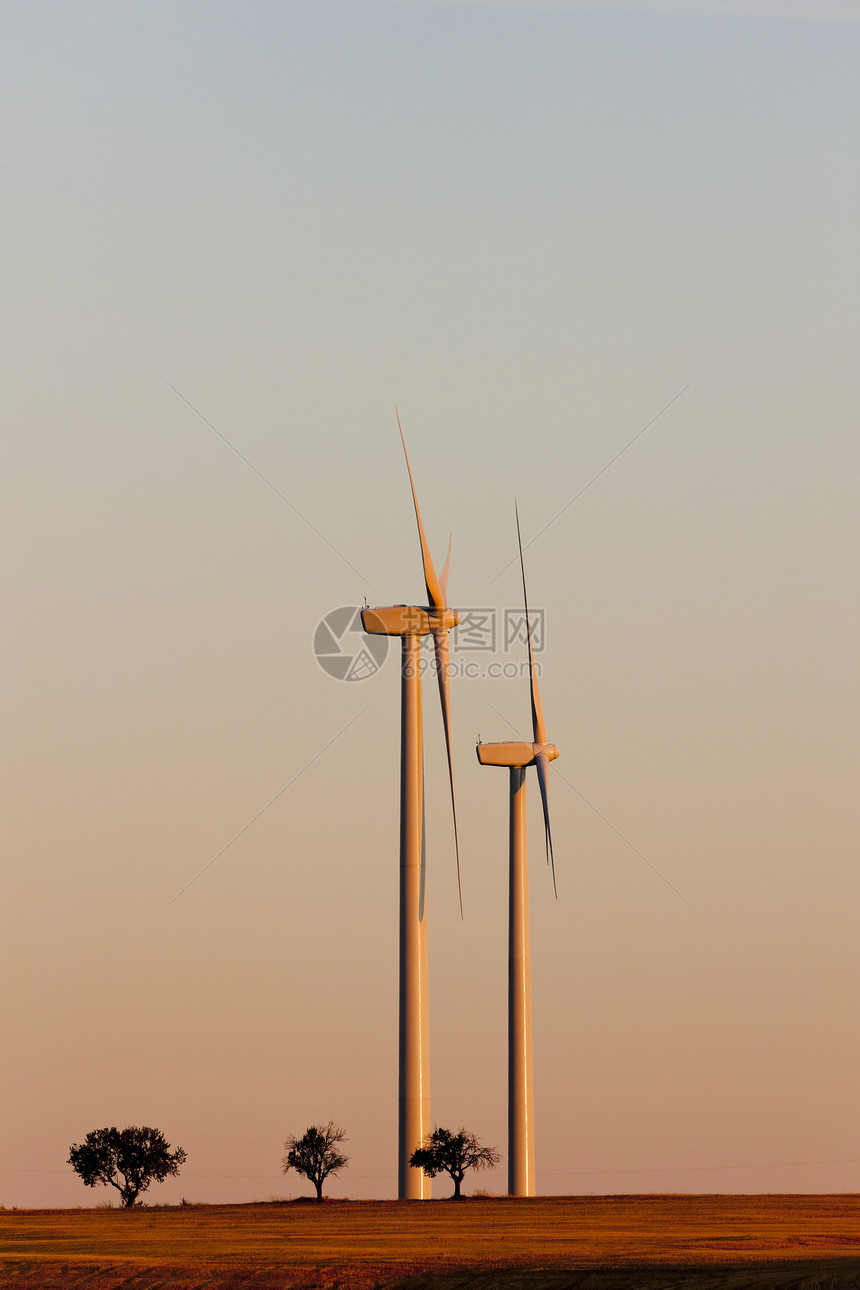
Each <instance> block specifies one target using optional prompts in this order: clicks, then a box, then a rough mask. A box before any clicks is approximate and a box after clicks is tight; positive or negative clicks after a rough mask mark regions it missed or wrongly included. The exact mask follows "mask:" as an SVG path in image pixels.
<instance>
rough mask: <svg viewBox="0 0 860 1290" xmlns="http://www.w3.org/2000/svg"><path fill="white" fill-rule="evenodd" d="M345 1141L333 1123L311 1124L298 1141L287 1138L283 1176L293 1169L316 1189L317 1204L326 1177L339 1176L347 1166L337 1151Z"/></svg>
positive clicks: (340, 1130)
mask: <svg viewBox="0 0 860 1290" xmlns="http://www.w3.org/2000/svg"><path fill="white" fill-rule="evenodd" d="M345 1140H346V1132H345V1130H344V1129H339V1128H338V1126H337V1125H336V1124H335V1122H334V1120H329V1122H328V1124H324V1125H316V1124H312V1125H311V1127H310V1128H309V1129H307V1130H306V1131H305V1133H304V1136H303V1137H301V1138H295V1137H289V1138H287V1140H286V1142H285V1143H284V1149H285V1151H286V1153H287V1154H286V1155H285V1156H284V1173H288V1172H289V1170H290V1169H295V1171H296V1173H298V1174H303V1175H304V1177H305V1178H307V1179H308V1180H309V1181H310V1182H312V1183H313V1185H314V1187H316V1189H317V1200H322V1198H323V1194H322V1189H323V1183H324V1182H325V1180H326V1178H328V1176H329V1174H336V1173H339V1172H340V1170H341V1169H344V1168H346V1166H347V1165H348V1164H349V1156H343V1155H341V1153H340V1152H339V1151H338V1150H337V1144H338V1143H339V1142H344V1141H345Z"/></svg>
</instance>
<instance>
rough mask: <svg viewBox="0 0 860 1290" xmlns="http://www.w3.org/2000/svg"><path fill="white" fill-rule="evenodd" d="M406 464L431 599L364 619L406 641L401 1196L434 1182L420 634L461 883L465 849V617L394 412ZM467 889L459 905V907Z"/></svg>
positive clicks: (423, 1193) (425, 1195)
mask: <svg viewBox="0 0 860 1290" xmlns="http://www.w3.org/2000/svg"><path fill="white" fill-rule="evenodd" d="M397 424H398V426H399V427H400V439H401V442H402V443H403V453H404V456H405V457H406V469H407V471H408V472H409V483H410V486H411V488H412V501H413V504H414V506H415V518H416V520H417V521H418V537H419V539H420V542H421V559H422V562H423V565H424V582H425V584H426V587H427V599H428V601H429V604H427V605H392V606H389V607H387V608H384V609H365V610H363V611H362V615H361V622H362V626H363V628H364V630H365V631H366V632H369V633H371V634H377V635H383V636H399V637H400V639H401V642H402V666H401V680H400V701H401V712H400V1057H399V1116H398V1138H397V1195H398V1197H399V1199H400V1200H429V1199H430V1180H429V1179H428V1178H426V1177H425V1175H424V1173H423V1171H422V1170H421V1169H411V1168H410V1166H409V1159H410V1157H411V1155H412V1153H413V1151H415V1150H416V1148H417V1147H419V1146H420V1145H421V1142H422V1140H423V1139H424V1137H425V1136H426V1135H427V1134H428V1133H429V1132H430V1070H429V1053H428V1046H429V1020H428V998H427V904H426V896H427V883H426V869H425V859H426V857H425V848H424V752H423V734H422V725H421V669H420V663H421V638H422V636H428V635H432V637H433V646H434V649H435V653H436V672H437V676H438V680H439V696H440V698H441V700H442V722H443V725H444V727H445V744H446V748H447V752H448V778H449V781H450V784H451V807H452V810H453V812H454V845H455V849H456V854H457V883H458V886H459V882H460V848H459V842H458V839H457V810H456V806H455V804H454V773H453V769H452V764H451V695H450V678H449V674H448V633H449V631H450V630H451V628H452V627H456V626H457V624H458V623H459V621H460V615H459V614H458V613H457V611H456V610H455V609H449V608H448V606H447V599H448V565H449V563H450V559H451V544H450V542H449V543H448V558H447V559H446V561H445V567H444V569H443V570H442V576H441V578H440V577H437V576H436V570H435V568H434V567H433V561H432V559H431V558H430V548H429V547H428V545H427V538H426V537H425V535H424V525H423V524H422V522H421V512H420V511H419V509H418V497H417V495H416V493H415V481H414V480H413V478H412V470H411V468H410V465H409V456H408V454H407V452H406V441H405V440H404V438H403V427H402V426H401V425H400V414H399V413H398V414H397ZM462 905H463V901H462V893H461V895H460V909H461V912H462Z"/></svg>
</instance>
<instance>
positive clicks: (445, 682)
mask: <svg viewBox="0 0 860 1290" xmlns="http://www.w3.org/2000/svg"><path fill="white" fill-rule="evenodd" d="M433 649H434V650H435V652H436V676H437V677H438V680H439V698H440V699H441V700H442V724H443V726H444V727H445V748H446V750H447V753H448V779H449V781H450V784H451V811H452V813H453V816H454V850H455V852H456V854H457V892H458V895H459V897H460V917H461V918H462V917H463V886H462V883H461V881H460V839H459V836H458V834H457V803H456V801H455V800H454V766H453V763H452V761H451V684H450V677H449V675H448V633H447V632H446V631H439V632H434V633H433Z"/></svg>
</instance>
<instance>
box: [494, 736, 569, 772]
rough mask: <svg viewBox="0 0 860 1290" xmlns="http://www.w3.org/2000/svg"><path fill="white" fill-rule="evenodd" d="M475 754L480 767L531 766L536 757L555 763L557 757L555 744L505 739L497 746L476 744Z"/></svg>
mask: <svg viewBox="0 0 860 1290" xmlns="http://www.w3.org/2000/svg"><path fill="white" fill-rule="evenodd" d="M475 752H476V753H477V754H478V761H479V762H480V763H481V765H482V766H508V767H511V766H513V767H517V766H519V767H524V766H533V765H534V763H535V761H536V759H537V758H538V757H546V759H547V761H555V759H556V757H557V756H558V749H557V748H556V746H555V744H548V743H545V742H543V743H534V744H527V743H521V742H520V741H519V740H516V739H505V740H503V741H502V742H501V743H497V744H478V745H477V746H476V748H475Z"/></svg>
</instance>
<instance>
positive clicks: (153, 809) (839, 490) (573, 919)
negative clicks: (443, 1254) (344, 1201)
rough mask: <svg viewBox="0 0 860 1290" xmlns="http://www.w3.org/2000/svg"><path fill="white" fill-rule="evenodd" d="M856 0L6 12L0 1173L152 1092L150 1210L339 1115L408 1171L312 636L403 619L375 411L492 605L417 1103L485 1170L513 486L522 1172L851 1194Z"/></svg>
mask: <svg viewBox="0 0 860 1290" xmlns="http://www.w3.org/2000/svg"><path fill="white" fill-rule="evenodd" d="M858 17H860V5H858V4H857V3H856V2H855V0H822V2H821V3H812V0H785V3H776V0H748V2H747V0H733V2H732V3H728V2H725V3H724V2H723V0H691V2H690V3H685V4H681V3H670V2H669V0H667V2H666V3H653V4H652V3H647V2H646V0H638V2H636V3H634V2H633V0H631V2H630V3H621V2H619V3H605V4H603V3H597V2H595V3H590V4H585V3H569V4H564V3H546V4H528V3H520V4H513V3H511V4H502V3H492V2H490V0H486V2H484V3H479V2H478V0H475V3H456V2H455V0H449V2H446V3H443V2H442V0H438V2H433V0H339V2H337V0H278V2H277V3H275V2H274V0H255V3H253V4H248V3H245V4H240V3H237V2H236V0H225V2H211V3H206V4H203V3H190V2H185V3H178V4H177V3H175V2H173V0H171V3H170V4H167V3H160V2H158V0H150V2H149V3H141V2H140V0H127V3H124V4H122V5H115V4H111V3H107V2H106V0H105V2H103V3H89V2H87V3H81V2H79V3H73V4H58V3H52V4H49V3H45V2H44V0H27V2H26V3H24V2H23V0H4V3H3V4H2V6H0V60H2V65H1V66H0V84H2V86H3V91H2V94H3V112H2V125H0V139H1V140H2V145H0V146H2V164H3V174H4V190H5V194H6V200H5V201H4V203H3V208H2V212H0V220H2V225H3V235H2V243H3V247H4V253H3V290H2V300H3V308H2V326H3V336H2V347H3V354H4V360H5V361H4V380H3V382H2V387H0V408H2V427H3V429H2V460H3V468H2V471H0V490H2V500H0V525H2V534H3V537H2V541H3V549H4V551H5V559H4V561H3V586H2V597H3V607H4V612H3V616H2V627H0V631H2V657H3V660H4V664H3V669H2V680H0V695H2V726H3V731H4V737H3V740H2V752H3V770H2V785H3V806H2V811H0V830H2V843H0V845H1V846H2V857H3V865H2V872H3V879H2V883H3V886H2V902H0V907H1V908H2V915H0V917H2V923H3V926H2V935H0V946H2V950H0V952H2V972H3V977H4V980H5V982H6V988H5V989H4V991H3V1003H2V1023H0V1024H2V1034H3V1043H2V1053H3V1057H2V1085H3V1096H2V1098H0V1107H2V1109H0V1116H2V1131H0V1143H2V1152H1V1153H0V1203H2V1204H3V1205H5V1206H7V1207H11V1206H18V1207H36V1206H75V1205H94V1204H97V1203H99V1202H103V1201H104V1200H105V1199H106V1193H105V1192H103V1191H101V1190H94V1191H91V1190H88V1189H86V1188H84V1186H83V1185H82V1183H81V1182H80V1180H79V1179H78V1178H77V1177H76V1176H75V1175H74V1174H73V1172H72V1170H71V1168H70V1167H69V1166H68V1165H67V1163H66V1159H67V1156H68V1152H69V1148H70V1146H71V1144H72V1143H76V1142H80V1141H82V1140H83V1138H84V1136H85V1135H86V1133H87V1132H89V1131H90V1130H91V1129H95V1128H99V1127H102V1126H105V1125H111V1124H116V1125H119V1126H123V1125H125V1124H135V1123H137V1124H140V1123H143V1124H149V1125H154V1126H157V1127H158V1128H160V1129H161V1130H162V1131H163V1132H164V1134H165V1136H166V1137H167V1138H168V1140H169V1141H170V1142H171V1143H172V1144H174V1145H180V1146H182V1147H184V1148H185V1150H186V1151H187V1153H188V1161H187V1164H186V1165H185V1166H184V1168H183V1170H182V1173H181V1175H180V1177H179V1178H178V1179H171V1180H168V1182H166V1183H165V1184H163V1185H162V1186H160V1187H155V1188H153V1190H152V1192H151V1193H150V1199H151V1200H152V1202H158V1201H164V1202H168V1203H176V1202H177V1201H178V1200H179V1199H180V1197H186V1198H188V1199H190V1200H193V1201H212V1202H216V1201H217V1202H239V1201H250V1200H265V1199H268V1198H270V1197H274V1196H283V1197H289V1196H297V1195H303V1194H306V1193H307V1192H308V1190H309V1187H308V1185H307V1184H305V1182H304V1181H303V1180H301V1179H299V1178H297V1177H296V1176H295V1175H294V1174H290V1175H287V1176H284V1175H283V1174H282V1172H281V1160H282V1156H283V1143H284V1140H285V1139H286V1137H287V1136H288V1135H289V1134H295V1133H301V1132H302V1131H303V1130H304V1129H305V1128H306V1127H307V1126H308V1125H309V1124H312V1123H319V1122H326V1121H328V1120H329V1119H334V1120H335V1121H336V1122H337V1123H338V1124H340V1125H342V1126H343V1127H344V1128H345V1130H346V1132H347V1135H348V1142H347V1143H346V1144H345V1149H346V1151H347V1154H349V1156H350V1158H351V1159H350V1165H349V1168H348V1169H347V1170H346V1171H345V1172H344V1173H343V1174H342V1175H341V1176H340V1177H339V1178H338V1179H334V1180H331V1182H330V1186H329V1192H330V1194H332V1195H335V1196H349V1197H354V1198H359V1197H391V1196H393V1195H394V1194H395V1192H396V1102H397V975H396V974H397V898H398V897H397V891H398V887H397V883H398V856H397V848H398V738H399V715H398V708H399V685H398V667H397V653H396V650H395V649H392V650H391V651H389V654H388V657H387V658H386V659H385V660H384V661H383V662H382V664H381V665H380V666H378V667H376V668H375V670H374V669H368V670H369V671H371V672H372V674H371V675H369V676H367V677H365V678H364V679H361V680H355V681H343V680H338V679H335V678H334V677H333V676H332V675H331V674H330V673H329V672H328V671H326V670H325V669H324V667H323V666H322V665H321V663H320V661H318V659H317V658H316V657H315V653H314V638H315V633H316V630H317V626H318V624H319V623H320V622H321V621H322V620H323V619H324V618H325V617H326V615H328V614H329V613H330V612H331V611H334V610H337V609H339V608H343V607H349V606H358V605H361V604H363V603H364V599H365V598H367V601H368V602H369V603H370V604H382V605H385V604H391V603H397V602H408V603H421V601H422V600H423V599H424V591H423V584H422V577H421V565H420V551H419V546H418V538H417V533H416V529H415V522H414V515H413V513H412V510H411V497H410V493H409V487H408V478H407V475H406V470H405V466H404V462H403V458H402V452H401V447H400V441H399V436H398V433H397V421H396V417H395V407H398V408H399V410H400V415H401V418H402V420H403V425H404V430H405V433H406V437H407V443H408V447H409V452H410V458H411V463H412V468H413V472H414V475H415V481H416V487H417V489H418V496H419V499H420V503H421V507H422V511H423V517H424V522H425V527H426V530H427V534H428V539H429V542H430V545H431V549H432V550H433V552H434V555H435V558H436V560H437V562H438V563H439V564H440V565H441V562H442V560H443V559H444V552H445V548H446V546H447V541H448V535H449V533H451V534H452V535H453V547H452V558H451V575H450V583H449V590H450V596H451V602H452V604H453V605H455V606H456V607H457V608H459V609H460V610H461V612H462V613H463V614H464V616H465V615H466V614H467V611H468V613H469V614H470V618H469V621H470V622H471V624H472V633H471V636H469V637H465V636H464V637H463V638H462V640H463V643H462V645H460V646H456V647H455V653H454V660H455V663H456V665H457V666H458V667H459V669H460V671H459V672H458V673H456V674H455V676H454V678H453V680H452V711H453V753H454V768H455V777H456V789H457V799H458V816H459V824H460V841H461V860H462V874H463V901H464V918H463V919H462V920H461V918H460V913H459V905H458V901H457V887H456V871H455V861H454V851H453V836H452V828H451V821H450V804H449V801H448V797H447V782H446V776H447V771H446V765H445V759H444V741H443V734H442V727H441V720H440V716H439V711H438V700H437V697H436V694H435V686H434V685H433V684H432V683H431V684H430V685H427V686H425V695H424V701H425V758H426V809H427V837H428V843H427V845H428V884H429V886H428V891H429V897H428V900H429V946H430V950H429V952H430V1009H431V1013H430V1030H431V1102H432V1105H431V1114H432V1119H433V1122H434V1123H437V1124H442V1125H446V1126H448V1127H452V1128H456V1127H458V1126H460V1125H461V1124H462V1125H465V1126H466V1127H468V1128H469V1129H471V1130H473V1131H474V1132H476V1133H477V1134H478V1136H479V1137H480V1138H481V1139H482V1140H483V1141H484V1142H485V1143H486V1144H488V1145H492V1146H496V1147H498V1148H499V1149H500V1151H501V1152H502V1155H503V1157H504V1152H505V1135H506V1127H505V1106H506V1090H505V1078H506V1058H505V1045H506V1020H505V1009H506V954H507V946H506V937H507V930H506V921H507V782H506V779H505V777H504V775H503V774H501V773H499V772H494V771H492V770H489V769H484V768H481V767H479V766H478V764H477V760H476V758H475V754H474V744H475V741H476V740H477V738H478V736H479V735H480V736H481V738H483V739H484V740H497V739H505V738H517V737H519V736H521V735H522V734H524V733H526V732H527V730H528V725H529V706H528V688H527V682H526V680H525V677H524V676H523V675H522V672H521V664H522V660H523V657H524V649H523V647H522V643H521V642H519V641H517V640H516V639H514V640H513V641H510V642H508V643H507V644H506V642H505V639H504V625H505V622H506V621H510V615H511V614H515V613H516V611H517V610H518V609H519V607H520V604H521V587H520V584H519V573H518V569H517V566H516V564H515V563H511V561H512V558H513V557H514V555H515V552H516V530H515V522H514V501H515V499H516V501H517V503H518V506H519V514H520V520H521V523H522V530H523V540H524V544H525V547H526V552H525V559H526V569H527V576H528V584H529V597H530V601H531V603H532V605H533V607H534V608H535V610H536V611H542V616H543V617H542V621H543V626H544V628H545V631H544V638H543V642H542V644H543V648H542V649H541V650H540V651H539V654H538V656H537V658H538V662H539V665H540V676H541V694H542V698H543V706H544V713H545V716H546V722H547V732H548V737H549V738H550V739H551V740H552V741H553V742H554V743H555V744H557V745H558V747H559V749H560V751H561V756H560V758H559V760H558V761H557V762H555V763H553V774H552V776H551V783H550V791H551V811H552V826H553V840H554V844H555V861H556V871H557V878H558V898H557V899H555V897H554V895H553V890H552V882H551V878H550V875H549V873H548V871H547V869H546V865H545V862H544V854H543V838H542V831H541V830H542V825H541V819H540V803H539V796H538V793H537V785H536V783H535V782H534V780H533V779H532V781H531V782H530V783H529V790H528V791H529V832H530V852H531V859H532V871H531V917H532V922H531V933H532V976H533V990H534V1032H535V1033H534V1048H535V1085H536V1103H535V1115H536V1132H537V1186H538V1191H539V1193H542V1194H567V1193H586V1194H587V1193H596V1194H599V1193H615V1192H655V1191H657V1192H659V1191H686V1192H696V1191H714V1192H717V1191H723V1192H756V1191H785V1192H828V1191H856V1190H858V1188H860V1103H858V1098H857V1070H858V1067H860V1040H859V1039H858V1029H857V1024H856V1019H857V1015H858V1008H860V945H858V938H857V932H856V929H857V910H858V903H860V869H858V864H857V854H858V840H860V808H858V797H857V791H856V784H857V778H858V770H860V765H858V760H860V759H858V744H857V729H858V717H860V683H858V671H857V651H858V642H860V609H858V603H857V594H856V592H857V586H858V574H860V520H858V507H857V498H856V493H857V480H858V468H860V438H858V408H860V399H858V392H857V380H856V370H857V354H858V352H860V327H858V286H860V274H859V273H858V249H857V248H858V243H857V232H856V230H857V228H858V227H860V168H858V162H860V79H858V77H857V74H856V69H857V66H858V63H860V24H858V22H857V19H858ZM478 611H481V613H480V614H478ZM506 611H510V612H509V613H508V614H507V616H506ZM479 624H483V626H482V627H479ZM492 628H494V629H495V635H496V638H495V641H493V640H492V639H491V636H492V632H491V629H492ZM482 632H483V635H482V634H481V633H482ZM488 632H490V634H489V635H488ZM347 643H349V650H350V652H351V651H352V650H353V649H354V648H355V649H357V648H358V643H357V642H356V640H355V637H352V638H351V643H350V638H348V637H347V638H345V644H344V649H345V650H346V647H347ZM467 664H468V665H469V666H468V667H467ZM500 673H501V675H500ZM505 1168H506V1162H505V1161H504V1158H503V1161H502V1164H501V1166H500V1168H499V1169H498V1170H497V1171H495V1172H494V1173H492V1174H487V1175H484V1176H482V1177H481V1178H476V1179H474V1180H472V1183H471V1186H482V1187H486V1188H487V1189H488V1190H490V1191H497V1192H503V1191H504V1190H505V1186H506V1174H505ZM469 1189H470V1186H469V1184H468V1183H467V1190H469ZM446 1190H447V1189H446V1187H445V1186H444V1184H443V1183H442V1182H440V1181H438V1180H437V1182H436V1184H434V1195H437V1196H442V1195H444V1194H445V1193H446Z"/></svg>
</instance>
